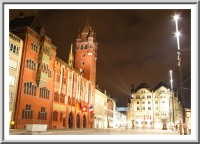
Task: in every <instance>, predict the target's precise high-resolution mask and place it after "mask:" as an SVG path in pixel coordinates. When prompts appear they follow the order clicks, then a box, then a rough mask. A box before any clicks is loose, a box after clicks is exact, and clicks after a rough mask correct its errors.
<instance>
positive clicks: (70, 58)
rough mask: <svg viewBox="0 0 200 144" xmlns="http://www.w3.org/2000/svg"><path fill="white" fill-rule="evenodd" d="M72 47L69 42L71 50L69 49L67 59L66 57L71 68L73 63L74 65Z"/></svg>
mask: <svg viewBox="0 0 200 144" xmlns="http://www.w3.org/2000/svg"><path fill="white" fill-rule="evenodd" d="M72 48H73V44H72V43H71V50H70V53H69V59H68V64H69V67H70V68H73V65H74V55H73V53H72Z"/></svg>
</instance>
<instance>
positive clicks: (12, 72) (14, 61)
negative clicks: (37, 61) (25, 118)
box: [9, 32, 23, 126]
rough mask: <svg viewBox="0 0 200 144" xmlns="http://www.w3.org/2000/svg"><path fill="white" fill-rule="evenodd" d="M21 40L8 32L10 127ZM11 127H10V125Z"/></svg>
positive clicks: (16, 86) (16, 84)
mask: <svg viewBox="0 0 200 144" xmlns="http://www.w3.org/2000/svg"><path fill="white" fill-rule="evenodd" d="M22 49H23V40H22V39H20V38H19V37H17V36H16V35H14V34H13V33H11V32H9V122H10V124H11V122H12V125H13V124H14V123H13V122H14V121H13V116H14V111H15V103H16V95H17V88H18V80H19V73H20V66H21V59H22ZM10 126H11V125H10Z"/></svg>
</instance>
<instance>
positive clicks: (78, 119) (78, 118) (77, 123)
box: [76, 114, 80, 128]
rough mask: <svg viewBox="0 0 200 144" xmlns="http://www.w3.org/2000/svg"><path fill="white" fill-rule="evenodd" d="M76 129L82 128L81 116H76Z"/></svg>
mask: <svg viewBox="0 0 200 144" xmlns="http://www.w3.org/2000/svg"><path fill="white" fill-rule="evenodd" d="M76 128H80V116H79V114H77V115H76Z"/></svg>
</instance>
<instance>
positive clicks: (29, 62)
mask: <svg viewBox="0 0 200 144" xmlns="http://www.w3.org/2000/svg"><path fill="white" fill-rule="evenodd" d="M36 65H37V64H36V63H35V62H34V61H32V60H29V59H28V60H26V68H28V69H31V70H34V71H36Z"/></svg>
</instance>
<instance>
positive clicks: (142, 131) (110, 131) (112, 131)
mask: <svg viewBox="0 0 200 144" xmlns="http://www.w3.org/2000/svg"><path fill="white" fill-rule="evenodd" d="M9 134H10V135H41V134H43V135H180V134H179V133H178V132H177V131H172V130H162V129H147V128H135V129H125V128H107V129H48V130H47V131H46V132H41V133H38V132H34V133H27V132H26V131H25V130H24V129H10V132H9Z"/></svg>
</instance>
